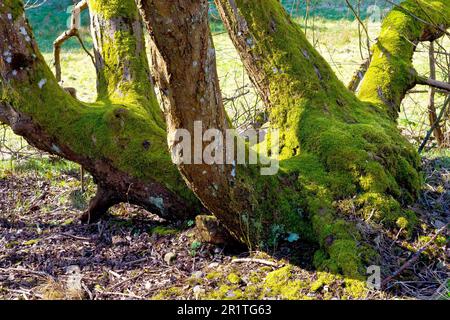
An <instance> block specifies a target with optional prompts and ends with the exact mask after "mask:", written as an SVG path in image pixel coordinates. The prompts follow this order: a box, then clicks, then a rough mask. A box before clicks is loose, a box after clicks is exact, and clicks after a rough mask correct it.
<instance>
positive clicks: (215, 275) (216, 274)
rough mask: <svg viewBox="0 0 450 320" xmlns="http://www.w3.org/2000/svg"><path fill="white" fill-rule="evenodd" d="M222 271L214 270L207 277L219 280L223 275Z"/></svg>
mask: <svg viewBox="0 0 450 320" xmlns="http://www.w3.org/2000/svg"><path fill="white" fill-rule="evenodd" d="M222 276H223V275H222V273H221V272H218V271H212V272H210V273H208V274H207V275H206V279H208V280H217V279H220V278H221V277H222Z"/></svg>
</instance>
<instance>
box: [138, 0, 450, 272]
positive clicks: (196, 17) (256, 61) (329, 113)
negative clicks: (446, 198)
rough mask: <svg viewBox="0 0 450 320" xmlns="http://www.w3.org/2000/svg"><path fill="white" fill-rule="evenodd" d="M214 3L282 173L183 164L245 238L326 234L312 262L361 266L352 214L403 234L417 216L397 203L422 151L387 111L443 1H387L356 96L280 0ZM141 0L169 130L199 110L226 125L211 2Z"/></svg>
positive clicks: (188, 125)
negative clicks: (275, 142) (274, 139)
mask: <svg viewBox="0 0 450 320" xmlns="http://www.w3.org/2000/svg"><path fill="white" fill-rule="evenodd" d="M216 4H217V6H218V8H219V11H220V13H221V16H222V19H223V21H224V23H225V26H226V27H227V29H228V31H229V34H230V36H231V38H232V40H233V42H234V44H235V46H236V48H237V50H238V52H239V54H240V56H241V58H242V60H243V62H244V65H245V67H246V69H247V72H248V74H249V75H250V77H251V79H252V81H253V83H254V84H255V86H256V88H257V89H258V91H259V93H260V95H261V96H262V97H263V99H264V101H265V102H266V104H267V106H268V108H269V113H270V122H271V127H272V128H276V129H279V130H280V131H281V142H280V154H281V156H280V160H281V162H280V172H279V174H278V175H277V176H275V177H263V176H260V175H259V171H258V169H259V166H251V165H247V166H244V165H236V166H234V165H230V166H219V165H217V166H207V165H196V164H180V165H179V168H180V171H181V173H182V174H183V176H184V177H185V179H186V180H187V181H188V184H189V186H190V188H191V189H192V190H194V192H195V193H196V195H197V196H198V197H199V198H200V199H201V200H202V202H203V203H204V205H205V206H206V207H207V208H209V209H210V210H211V211H212V212H213V213H214V214H215V215H216V216H217V217H218V218H219V219H220V220H221V221H222V222H223V223H224V225H225V226H226V227H227V228H228V229H229V230H230V231H231V232H232V233H233V234H234V235H235V236H236V237H238V238H240V239H241V240H243V241H246V242H247V243H248V244H250V245H257V246H262V247H267V245H270V244H273V243H274V241H276V239H277V237H280V236H283V235H284V234H288V233H298V234H299V235H300V237H301V238H302V239H315V240H316V241H318V242H319V244H320V245H321V250H319V251H318V252H317V253H316V255H315V263H316V265H317V266H318V267H320V268H323V269H328V270H330V271H335V272H343V273H345V274H347V275H352V276H359V275H360V274H361V273H364V272H365V271H364V269H363V268H362V266H363V263H364V262H368V259H369V257H373V255H372V253H373V252H372V251H371V250H367V247H366V246H365V245H364V241H362V237H361V234H360V232H359V231H358V228H357V225H356V224H355V223H353V222H349V220H350V219H352V220H353V219H355V218H360V220H359V221H360V223H365V222H364V221H366V222H367V221H369V220H372V221H375V222H379V223H382V224H384V225H385V226H386V227H389V228H396V229H399V230H400V229H402V230H405V232H406V233H407V232H408V231H411V230H412V229H413V228H414V225H415V223H416V217H415V216H414V214H413V213H412V212H410V211H407V210H404V209H403V208H405V206H406V205H407V204H408V203H410V202H411V201H412V200H414V199H415V198H416V197H417V195H418V192H419V189H420V186H421V176H420V159H419V157H418V154H417V152H416V151H415V150H414V148H413V147H412V146H411V145H410V144H409V143H408V142H407V141H406V139H404V138H403V137H402V136H401V134H400V132H399V130H398V129H397V126H396V123H395V121H394V120H393V118H395V115H394V113H395V112H396V111H394V110H397V108H398V106H399V104H400V102H401V100H402V97H403V96H404V94H405V93H406V91H407V90H408V89H409V88H411V86H413V85H414V79H415V73H414V72H413V71H412V67H411V59H412V54H413V51H414V45H413V44H414V43H417V42H418V41H420V40H422V39H424V38H425V35H426V34H433V35H435V36H437V34H440V35H441V34H442V32H437V31H436V28H430V25H439V27H438V29H445V28H447V27H448V23H449V21H450V19H449V17H450V13H449V10H450V9H449V7H450V6H449V1H448V0H444V1H433V2H432V3H430V2H428V1H406V2H405V3H404V4H403V5H404V6H405V7H406V8H407V9H408V11H407V12H405V11H404V10H400V9H395V10H393V12H392V13H391V14H390V15H389V17H388V18H387V22H386V23H385V25H384V26H383V31H382V36H381V37H380V39H379V41H378V43H377V45H376V47H375V49H374V59H373V60H372V63H371V65H370V67H369V70H368V73H367V76H366V78H365V79H364V83H363V84H362V88H361V91H360V93H359V95H360V97H361V99H358V98H357V97H356V96H355V95H354V94H353V93H352V92H350V91H349V90H348V89H346V88H345V86H344V85H343V84H342V83H341V81H339V80H338V79H337V77H336V76H335V74H334V73H333V71H332V70H331V68H330V66H329V65H328V64H327V63H326V61H325V60H324V59H323V58H322V57H321V56H320V55H319V53H318V52H317V51H316V50H315V49H314V48H313V47H312V46H311V45H310V44H309V42H308V41H307V39H306V37H305V35H304V33H303V32H302V30H301V28H300V27H299V26H298V25H297V24H295V23H294V22H293V21H291V19H290V17H289V16H288V14H287V13H286V12H285V11H284V9H283V7H282V5H281V4H280V2H279V1H277V0H257V1H246V0H223V1H222V0H217V1H216ZM139 5H140V8H141V10H142V12H143V16H144V17H145V19H144V20H145V22H146V25H147V27H148V29H149V31H150V34H151V37H152V43H153V44H152V46H153V51H154V56H155V57H157V59H154V63H155V70H157V75H156V79H157V81H158V84H159V87H160V88H161V91H162V96H163V101H164V105H165V109H166V110H167V114H166V119H167V120H166V121H167V123H168V130H169V135H174V134H175V133H176V131H177V130H178V129H187V130H188V131H189V132H190V133H191V134H192V135H195V134H196V132H195V130H194V126H193V123H194V121H201V122H202V123H203V132H205V130H207V129H210V128H216V129H219V130H224V129H227V128H228V125H227V122H226V119H225V116H224V111H223V105H222V101H221V96H220V91H219V89H218V81H217V73H216V70H215V51H214V47H213V44H212V42H211V38H210V36H209V28H208V20H207V11H208V10H207V9H208V3H207V1H206V0H202V1H181V0H177V1H171V2H170V3H169V2H167V1H164V0H140V1H139ZM409 10H411V11H412V12H410V11H409ZM412 17H416V18H417V17H418V18H419V21H417V20H416V18H414V19H412ZM424 21H425V22H424ZM393 22H395V23H393ZM380 48H385V49H386V50H389V51H382V52H380V51H377V50H381V49H380ZM381 64H382V67H383V70H381V71H379V72H377V69H379V68H380V65H381ZM176 142H177V141H175V140H172V141H169V147H170V148H172V149H174V148H176ZM205 172H206V175H205V174H204V173H205Z"/></svg>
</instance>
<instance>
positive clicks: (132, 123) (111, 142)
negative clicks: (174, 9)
mask: <svg viewBox="0 0 450 320" xmlns="http://www.w3.org/2000/svg"><path fill="white" fill-rule="evenodd" d="M105 4H106V1H100V0H98V1H97V0H91V1H90V5H91V10H92V11H91V12H92V14H93V21H94V28H93V29H94V34H96V35H98V36H99V37H101V40H100V39H98V38H95V42H96V58H97V70H98V74H99V86H98V87H99V99H98V101H97V102H95V103H93V104H86V103H82V102H80V101H78V100H76V99H74V98H73V97H71V96H70V95H69V94H68V93H66V92H65V91H64V90H63V89H62V88H60V87H59V85H58V83H57V82H56V79H55V77H54V75H53V74H52V72H51V71H50V69H49V68H48V66H47V65H46V63H45V62H44V59H43V57H42V55H41V54H40V52H39V49H38V47H37V44H36V42H35V40H34V38H33V35H32V31H31V28H30V27H29V25H28V23H27V21H26V19H25V17H24V11H23V5H22V3H21V2H20V1H15V0H8V1H2V5H1V6H0V39H1V41H0V42H1V44H0V52H1V55H2V59H1V60H0V75H1V78H0V81H1V82H0V96H1V100H0V121H2V122H4V123H6V124H8V125H10V126H11V128H12V129H13V131H14V132H15V133H16V134H19V135H22V136H23V137H25V139H27V141H28V142H29V143H30V144H32V145H34V146H36V147H38V148H39V149H42V150H45V151H47V152H49V153H52V154H56V155H59V156H61V157H63V158H66V159H68V160H71V161H74V162H77V163H79V164H81V165H83V167H84V168H86V170H88V171H89V172H90V173H91V174H92V175H93V177H94V180H95V181H96V183H97V184H98V187H99V192H100V194H101V195H102V196H103V198H102V197H100V196H97V197H96V198H95V199H94V200H93V202H92V203H91V205H90V210H89V211H88V212H87V214H86V216H85V217H84V219H86V220H87V219H90V220H91V221H92V220H95V219H96V218H98V217H99V216H100V215H101V214H103V213H104V212H105V211H106V210H107V209H108V207H109V206H110V205H113V204H116V203H118V202H122V201H123V202H130V203H133V204H138V205H141V206H143V207H145V208H147V209H149V210H150V211H151V212H153V213H155V214H159V215H160V216H161V217H163V218H167V219H179V218H185V217H186V216H188V215H192V214H195V213H196V212H195V211H196V208H198V205H197V201H196V200H195V198H194V197H193V195H192V194H191V192H190V191H189V190H188V189H187V188H186V187H185V186H184V184H183V181H182V179H181V176H180V175H179V173H178V172H177V170H176V167H175V166H174V165H173V164H172V162H171V159H170V154H169V152H168V150H167V146H166V132H165V128H164V122H163V117H162V114H161V112H160V111H159V109H158V104H157V101H156V98H155V95H154V92H153V88H152V85H151V82H149V77H148V64H147V60H146V56H145V50H144V40H143V34H142V30H141V29H140V27H139V26H140V18H139V15H138V12H137V7H136V6H135V3H134V1H133V0H126V1H108V6H105ZM106 9H108V10H106ZM104 197H107V198H108V199H105V198H104ZM99 198H101V201H98V200H99Z"/></svg>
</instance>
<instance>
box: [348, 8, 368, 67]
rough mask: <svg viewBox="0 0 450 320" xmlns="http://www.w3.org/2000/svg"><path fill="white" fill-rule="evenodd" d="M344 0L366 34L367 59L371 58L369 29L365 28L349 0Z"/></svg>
mask: <svg viewBox="0 0 450 320" xmlns="http://www.w3.org/2000/svg"><path fill="white" fill-rule="evenodd" d="M345 2H346V3H347V6H348V7H349V8H350V10H352V12H353V14H354V15H355V18H356V19H357V20H358V22H359V25H360V26H361V27H362V28H363V30H364V33H365V34H366V45H367V50H368V51H369V60H370V59H371V58H372V53H371V52H370V37H369V31H368V30H367V27H366V25H365V24H364V22H363V21H362V20H361V17H360V16H359V14H358V12H356V10H355V8H353V5H352V4H351V3H350V1H349V0H345Z"/></svg>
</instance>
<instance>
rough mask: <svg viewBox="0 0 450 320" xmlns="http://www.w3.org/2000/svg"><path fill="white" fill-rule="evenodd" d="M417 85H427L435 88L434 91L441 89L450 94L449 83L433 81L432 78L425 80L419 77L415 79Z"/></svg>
mask: <svg viewBox="0 0 450 320" xmlns="http://www.w3.org/2000/svg"><path fill="white" fill-rule="evenodd" d="M417 84H423V85H428V86H430V87H433V88H436V89H441V90H444V91H448V92H450V83H448V82H443V81H439V80H434V79H432V78H426V77H420V76H419V77H417Z"/></svg>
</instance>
